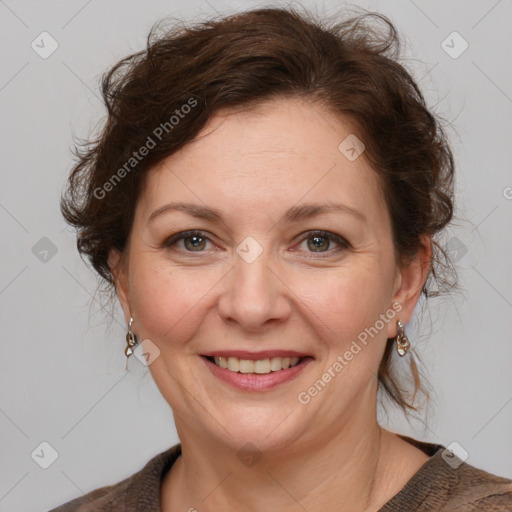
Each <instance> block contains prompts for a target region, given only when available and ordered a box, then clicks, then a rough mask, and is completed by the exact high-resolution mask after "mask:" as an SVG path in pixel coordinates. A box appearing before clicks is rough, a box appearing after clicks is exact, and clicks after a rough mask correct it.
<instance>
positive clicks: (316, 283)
mask: <svg viewBox="0 0 512 512" xmlns="http://www.w3.org/2000/svg"><path fill="white" fill-rule="evenodd" d="M384 277H385V276H384V274H383V269H379V268H378V267H377V266H375V265H373V266H372V267H371V268H370V267H368V268H366V267H365V266H364V265H361V266H359V267H355V266H350V267H349V266H347V267H346V268H341V269H339V270H337V271H334V270H333V269H330V270H329V271H328V272H326V273H325V274H324V275H321V274H317V275H315V277H314V279H308V280H305V279H304V276H301V277H297V278H296V282H295V286H291V288H292V289H294V291H296V294H297V296H298V297H299V298H300V299H301V301H300V302H302V303H303V304H304V305H305V306H306V307H303V308H302V311H303V314H304V315H305V316H307V317H308V318H309V319H310V321H311V322H312V323H313V324H314V325H315V328H316V330H317V331H318V333H319V334H320V339H324V340H326V341H327V340H329V341H328V343H327V344H328V345H329V346H328V347H327V348H328V349H329V350H330V351H332V350H341V349H343V348H344V347H345V345H347V344H350V342H351V341H352V340H353V339H356V338H357V336H358V335H359V334H360V333H361V332H362V331H364V329H365V328H367V327H370V326H372V325H374V324H375V321H376V320H377V319H378V318H379V315H380V314H382V313H384V312H385V311H386V310H387V309H388V308H389V307H390V304H388V301H389V297H388V296H387V283H386V282H384Z"/></svg>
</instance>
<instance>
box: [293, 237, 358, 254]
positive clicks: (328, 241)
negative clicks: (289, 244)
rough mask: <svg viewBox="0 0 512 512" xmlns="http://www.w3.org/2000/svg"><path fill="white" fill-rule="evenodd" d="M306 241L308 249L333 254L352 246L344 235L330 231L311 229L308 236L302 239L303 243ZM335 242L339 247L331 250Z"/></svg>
mask: <svg viewBox="0 0 512 512" xmlns="http://www.w3.org/2000/svg"><path fill="white" fill-rule="evenodd" d="M304 242H306V245H307V250H309V251H310V252H313V253H328V254H332V253H333V252H339V251H341V250H343V249H348V248H349V247H350V244H349V243H348V242H347V241H346V240H345V239H344V238H343V237H341V236H339V235H336V234H335V233H330V232H329V231H310V232H309V234H308V236H307V237H306V238H303V239H302V243H301V245H302V244H303V243H304ZM333 243H335V244H337V245H338V249H335V250H334V251H329V249H330V247H331V245H332V244H333Z"/></svg>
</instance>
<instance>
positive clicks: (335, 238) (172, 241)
mask: <svg viewBox="0 0 512 512" xmlns="http://www.w3.org/2000/svg"><path fill="white" fill-rule="evenodd" d="M306 234H307V235H308V236H306V237H304V238H302V239H301V240H300V242H301V243H302V242H304V241H305V240H308V239H310V238H314V237H322V238H327V239H328V240H330V241H331V242H335V243H337V244H338V245H340V248H338V249H337V250H335V251H330V250H327V251H318V252H315V251H310V254H318V255H322V254H326V255H332V254H333V252H334V253H337V252H340V251H342V250H344V249H349V248H350V247H351V245H350V243H349V242H347V240H345V239H344V238H343V237H341V236H340V235H336V234H335V233H331V232H329V231H322V230H313V231H307V232H306ZM194 236H197V237H200V238H203V239H205V240H208V241H210V242H211V240H210V239H209V238H208V237H207V236H206V235H205V232H204V231H197V230H191V231H182V232H180V233H176V234H175V235H172V236H170V237H169V238H167V239H166V240H165V242H164V243H163V247H165V248H172V247H173V246H175V245H176V244H177V243H178V242H179V241H180V240H185V239H187V238H192V237H194ZM184 252H186V253H190V254H192V253H194V252H198V253H202V252H205V251H187V250H186V249H185V250H184ZM319 257H320V258H322V257H324V256H319Z"/></svg>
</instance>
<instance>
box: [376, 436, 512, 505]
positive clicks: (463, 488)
mask: <svg viewBox="0 0 512 512" xmlns="http://www.w3.org/2000/svg"><path fill="white" fill-rule="evenodd" d="M406 439H408V440H409V441H410V442H412V444H414V445H415V446H417V447H419V448H421V449H422V450H423V451H424V452H425V453H426V454H427V455H430V458H429V459H428V460H427V461H426V462H425V463H424V464H423V465H422V466H421V467H420V469H419V470H418V471H417V472H416V473H415V474H414V475H413V477H412V478H411V479H410V480H409V481H408V482H407V483H406V485H405V486H404V487H403V488H402V489H401V491H400V492H399V493H398V494H396V495H395V496H394V497H393V498H392V499H391V500H390V501H389V502H388V503H386V505H384V507H383V508H381V509H380V512H400V511H403V510H411V509H413V510H415V511H416V512H477V511H478V512H480V511H483V510H485V511H486V512H512V480H510V479H508V478H505V477H501V476H498V475H495V474H492V473H489V472H487V471H484V470H483V469H480V468H478V467H475V466H472V465H471V464H468V463H466V462H465V461H463V460H462V459H460V458H459V457H457V455H455V454H454V453H453V452H452V451H451V450H449V449H447V448H446V447H444V446H443V445H439V444H431V443H426V442H422V441H416V440H412V439H410V438H406Z"/></svg>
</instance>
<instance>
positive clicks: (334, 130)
mask: <svg viewBox="0 0 512 512" xmlns="http://www.w3.org/2000/svg"><path fill="white" fill-rule="evenodd" d="M354 135H355V134H354V130H353V127H352V126H351V124H350V123H349V122H348V121H344V120H342V119H340V118H339V117H337V116H335V115H334V114H332V113H330V112H328V111H327V110H326V109H323V108H321V107H320V106H319V105H314V104H312V103H308V102H305V101H303V100H297V99H289V100H283V99H279V100H273V101H271V102H267V103H265V104H262V105H261V106H258V107H256V108H251V109H250V110H247V111H244V110H238V111H224V112H220V113H218V114H217V115H215V116H214V117H213V118H212V119H211V120H210V121H209V123H208V124H207V125H206V126H205V127H204V128H203V130H202V131H201V132H200V133H199V134H198V136H197V137H196V138H195V139H194V141H192V142H191V143H190V144H188V145H187V146H185V147H184V148H183V149H182V150H180V151H179V152H177V153H175V154H174V155H171V156H170V157H168V158H167V159H165V160H164V161H163V162H161V163H160V164H159V165H158V166H157V167H155V168H154V169H152V170H151V171H150V173H149V176H148V177H147V180H146V186H145V189H144V191H143V193H142V195H141V198H140V202H141V205H140V207H141V208H140V209H141V210H142V211H143V214H144V215H146V216H149V215H150V214H151V211H153V210H154V209H155V208H157V207H159V206H161V205H163V204H165V203H166V202H169V201H176V200H180V201H194V202H197V203H199V204H208V205H209V206H212V207H214V208H216V209H220V210H222V211H226V212H227V213H229V211H230V210H231V211H233V212H234V213H235V216H237V215H239V214H240V211H245V212H249V211H251V213H252V214H255V213H257V212H258V211H260V212H266V213H267V214H269V215H270V213H271V212H275V213H276V214H278V213H279V212H280V211H281V210H283V209H288V208H289V207H290V206H293V205H295V204H297V203H300V202H334V201H336V202H339V201H342V202H344V203H345V204H347V205H348V206H351V207H353V208H357V209H360V210H363V211H364V212H365V214H367V215H368V216H369V217H372V216H373V217H379V216H380V217H382V209H383V208H385V205H384V200H383V194H382V190H381V187H380V186H379V180H378V177H377V174H376V172H375V171H374V170H373V169H372V168H371V167H370V165H369V164H368V162H367V160H366V159H365V158H364V152H363V153H362V155H361V156H360V157H358V158H356V159H349V158H347V153H346V152H344V151H343V149H344V148H345V147H346V143H344V141H346V140H348V141H349V142H350V141H352V140H353V137H354ZM347 138H348V139H347ZM340 144H341V149H340ZM348 155H349V156H350V153H349V154H348Z"/></svg>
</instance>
